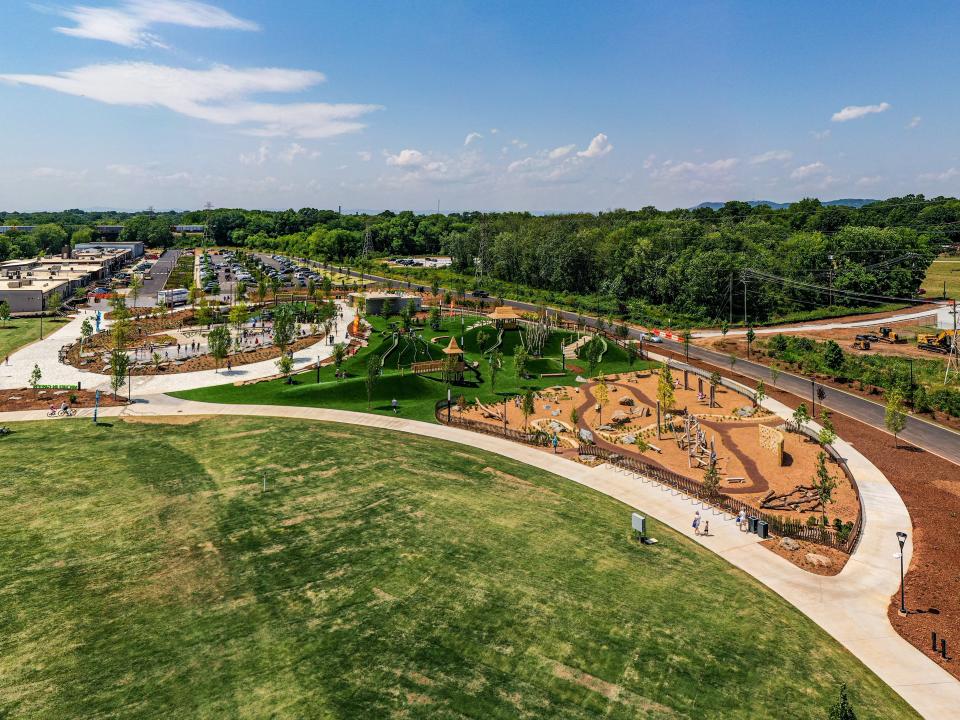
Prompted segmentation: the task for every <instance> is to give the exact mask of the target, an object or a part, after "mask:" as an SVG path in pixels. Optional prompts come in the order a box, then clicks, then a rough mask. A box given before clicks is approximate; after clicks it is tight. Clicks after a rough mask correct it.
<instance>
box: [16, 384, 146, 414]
mask: <svg viewBox="0 0 960 720" xmlns="http://www.w3.org/2000/svg"><path fill="white" fill-rule="evenodd" d="M64 401H66V403H67V404H68V405H69V406H70V407H71V408H74V409H75V408H89V407H93V406H94V405H95V404H96V392H95V391H94V390H53V389H42V390H34V389H33V388H24V389H20V390H0V412H14V411H17V410H48V409H49V408H50V406H51V405H56V406H57V408H59V407H60V404H61V403H63V402H64ZM126 404H127V400H126V398H125V397H120V398H114V396H113V394H112V393H108V392H102V393H100V407H106V406H112V405H126Z"/></svg>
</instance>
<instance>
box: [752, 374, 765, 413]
mask: <svg viewBox="0 0 960 720" xmlns="http://www.w3.org/2000/svg"><path fill="white" fill-rule="evenodd" d="M766 399H767V386H766V385H764V384H763V380H760V381H759V382H758V383H757V389H756V390H754V391H753V404H754V405H756V406H757V407H758V408H759V407H762V406H763V401H764V400H766Z"/></svg>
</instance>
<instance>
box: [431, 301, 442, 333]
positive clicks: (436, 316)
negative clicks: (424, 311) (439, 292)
mask: <svg viewBox="0 0 960 720" xmlns="http://www.w3.org/2000/svg"><path fill="white" fill-rule="evenodd" d="M430 327H431V328H432V329H433V330H439V329H440V308H437V307H432V308H430Z"/></svg>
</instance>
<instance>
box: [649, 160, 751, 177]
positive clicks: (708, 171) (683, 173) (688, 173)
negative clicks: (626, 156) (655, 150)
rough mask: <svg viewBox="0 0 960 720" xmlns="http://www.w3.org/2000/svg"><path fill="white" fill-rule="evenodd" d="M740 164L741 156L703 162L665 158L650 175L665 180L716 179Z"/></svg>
mask: <svg viewBox="0 0 960 720" xmlns="http://www.w3.org/2000/svg"><path fill="white" fill-rule="evenodd" d="M739 164H740V160H739V158H722V159H720V160H713V161H712V162H702V163H694V162H690V161H688V160H685V161H683V162H673V161H672V160H665V161H664V162H663V163H661V164H660V166H659V167H655V168H653V169H652V171H651V173H650V177H652V178H655V179H663V180H689V179H698V180H714V179H716V178H719V177H722V176H725V175H727V174H728V173H729V172H730V171H731V170H733V168H735V167H736V166H737V165H739Z"/></svg>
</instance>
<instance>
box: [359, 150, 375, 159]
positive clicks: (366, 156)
mask: <svg viewBox="0 0 960 720" xmlns="http://www.w3.org/2000/svg"><path fill="white" fill-rule="evenodd" d="M357 157H358V158H360V159H361V160H363V162H370V160H371V158H373V153H372V152H370V151H369V150H361V151H360V152H358V153H357Z"/></svg>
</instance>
